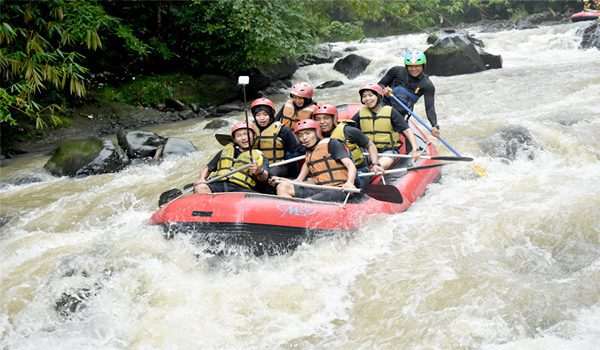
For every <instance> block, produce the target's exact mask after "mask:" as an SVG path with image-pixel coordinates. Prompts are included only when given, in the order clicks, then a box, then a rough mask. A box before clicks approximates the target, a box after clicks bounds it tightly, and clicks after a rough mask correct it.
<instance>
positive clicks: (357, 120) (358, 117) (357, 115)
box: [352, 112, 360, 130]
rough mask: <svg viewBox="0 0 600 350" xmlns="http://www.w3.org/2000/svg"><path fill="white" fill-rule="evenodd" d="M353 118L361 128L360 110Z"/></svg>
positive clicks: (358, 127) (357, 126)
mask: <svg viewBox="0 0 600 350" xmlns="http://www.w3.org/2000/svg"><path fill="white" fill-rule="evenodd" d="M352 120H354V125H356V128H357V129H358V130H360V112H356V114H355V115H353V116H352Z"/></svg>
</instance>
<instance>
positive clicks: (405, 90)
mask: <svg viewBox="0 0 600 350" xmlns="http://www.w3.org/2000/svg"><path fill="white" fill-rule="evenodd" d="M426 63H427V57H425V54H424V53H423V52H407V53H406V54H405V55H404V65H405V67H402V66H395V67H392V68H390V69H389V70H388V71H387V72H386V73H385V75H384V76H383V78H381V80H379V85H381V86H384V87H385V95H386V97H385V98H384V99H383V103H385V104H386V105H389V106H392V107H394V109H396V110H397V111H398V112H400V113H402V114H404V115H405V118H406V119H407V120H408V118H409V117H410V113H408V111H406V109H405V108H404V107H402V106H401V105H400V104H399V103H397V102H396V101H394V99H393V98H391V97H390V95H391V94H392V93H393V94H394V95H395V96H396V97H397V98H398V99H399V100H401V101H402V102H403V103H404V104H405V105H406V106H407V107H408V108H410V109H411V110H412V109H413V107H414V105H415V103H416V102H417V101H418V100H419V98H420V97H421V96H425V112H426V113H427V119H429V123H430V124H431V129H432V132H431V133H432V134H433V136H435V137H439V136H440V126H439V125H438V121H437V114H436V112H435V86H434V85H433V83H432V82H431V80H430V79H429V77H428V76H427V74H425V73H424V72H423V71H424V69H425V64H426Z"/></svg>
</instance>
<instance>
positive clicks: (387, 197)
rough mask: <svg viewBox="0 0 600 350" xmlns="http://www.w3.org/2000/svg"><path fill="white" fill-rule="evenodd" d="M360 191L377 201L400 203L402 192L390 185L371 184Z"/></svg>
mask: <svg viewBox="0 0 600 350" xmlns="http://www.w3.org/2000/svg"><path fill="white" fill-rule="evenodd" d="M361 192H363V193H365V194H366V195H367V196H369V197H373V198H375V199H377V200H378V201H382V202H390V203H398V204H400V203H402V194H401V193H400V191H398V189H397V188H396V187H394V186H392V185H372V184H368V185H367V186H365V187H364V188H363V189H362V190H361Z"/></svg>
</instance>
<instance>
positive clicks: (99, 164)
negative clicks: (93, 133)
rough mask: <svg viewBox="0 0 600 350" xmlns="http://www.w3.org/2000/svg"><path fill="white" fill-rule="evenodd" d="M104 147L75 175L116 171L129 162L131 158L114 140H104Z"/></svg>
mask: <svg viewBox="0 0 600 350" xmlns="http://www.w3.org/2000/svg"><path fill="white" fill-rule="evenodd" d="M102 143H103V148H102V150H101V151H100V153H99V154H98V155H97V156H96V158H94V160H92V161H91V162H90V163H89V164H87V165H86V166H85V167H83V168H82V169H79V170H78V171H77V172H76V174H75V176H88V175H96V174H104V173H114V172H117V171H119V170H121V169H123V168H124V167H125V166H127V164H129V158H127V155H126V154H125V152H123V150H122V149H121V147H119V146H118V145H117V146H115V145H114V144H113V142H112V140H108V139H105V140H103V141H102Z"/></svg>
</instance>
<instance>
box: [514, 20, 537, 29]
mask: <svg viewBox="0 0 600 350" xmlns="http://www.w3.org/2000/svg"><path fill="white" fill-rule="evenodd" d="M537 27H538V26H537V25H536V24H533V23H531V21H530V20H529V19H528V18H522V19H519V20H518V21H517V23H515V29H516V30H523V29H534V28H537Z"/></svg>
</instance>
